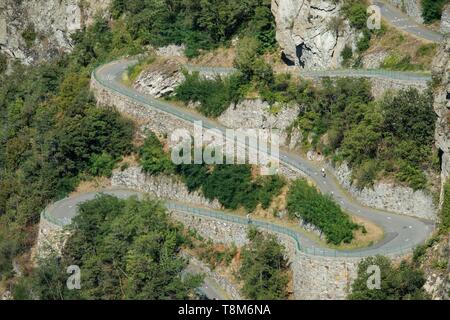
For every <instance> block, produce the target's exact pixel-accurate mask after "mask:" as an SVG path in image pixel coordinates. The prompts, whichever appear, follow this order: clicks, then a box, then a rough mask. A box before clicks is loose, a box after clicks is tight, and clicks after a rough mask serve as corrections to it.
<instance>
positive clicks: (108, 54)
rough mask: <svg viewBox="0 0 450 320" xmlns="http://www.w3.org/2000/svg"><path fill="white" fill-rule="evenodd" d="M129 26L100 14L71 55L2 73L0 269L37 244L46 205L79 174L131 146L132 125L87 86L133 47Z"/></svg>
mask: <svg viewBox="0 0 450 320" xmlns="http://www.w3.org/2000/svg"><path fill="white" fill-rule="evenodd" d="M127 39H128V37H127V36H126V31H125V30H123V29H121V25H120V24H117V25H115V27H114V28H113V29H111V28H110V27H109V26H108V23H107V22H106V21H98V22H97V23H95V24H94V25H93V26H92V27H90V28H89V29H87V30H85V31H83V32H78V33H76V34H75V35H74V43H75V47H74V50H73V52H72V53H71V54H70V55H64V56H61V57H58V58H56V59H55V60H54V61H51V62H49V63H42V64H40V65H38V66H32V67H24V66H20V65H15V66H14V69H13V70H12V73H11V74H10V75H5V74H1V75H0V239H1V240H2V241H0V273H1V274H2V276H5V277H6V278H7V277H8V276H10V275H11V268H12V263H11V261H12V258H14V257H15V256H17V255H20V254H22V253H24V252H25V251H26V250H27V249H29V248H30V246H31V245H32V244H33V243H34V240H35V232H34V229H33V226H34V225H35V224H36V222H38V221H39V214H40V212H41V210H42V209H43V208H44V207H45V206H46V205H47V204H48V203H50V202H52V201H54V200H56V199H58V198H60V197H63V196H64V195H66V194H67V193H69V192H71V191H72V190H73V189H74V188H75V187H76V186H77V184H78V182H79V181H80V180H81V179H85V178H89V176H92V175H105V176H109V175H110V174H111V170H112V168H113V167H114V165H115V163H116V162H117V161H118V160H119V159H120V158H121V157H122V156H123V155H126V154H128V153H130V152H132V151H133V146H132V144H131V140H132V137H133V131H134V128H133V124H132V123H131V122H130V121H128V120H126V119H124V118H122V117H121V116H120V115H119V114H118V113H117V112H116V111H114V110H112V109H108V108H102V109H99V108H97V107H96V102H95V101H94V99H93V98H92V96H91V94H90V92H89V79H90V73H91V71H92V70H93V69H94V67H95V66H97V65H98V64H100V63H102V62H104V61H106V60H108V59H111V58H114V57H117V56H120V55H123V54H124V53H136V52H137V51H136V49H135V48H136V46H135V45H134V43H132V42H127Z"/></svg>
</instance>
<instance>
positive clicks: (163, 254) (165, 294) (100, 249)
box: [15, 195, 202, 300]
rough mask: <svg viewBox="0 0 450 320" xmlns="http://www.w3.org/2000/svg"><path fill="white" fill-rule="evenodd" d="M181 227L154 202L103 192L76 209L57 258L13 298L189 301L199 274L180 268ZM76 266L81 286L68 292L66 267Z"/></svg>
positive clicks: (24, 283) (22, 283)
mask: <svg viewBox="0 0 450 320" xmlns="http://www.w3.org/2000/svg"><path fill="white" fill-rule="evenodd" d="M182 230H183V229H182V228H181V226H180V225H176V224H174V223H173V222H171V220H170V219H169V217H168V215H167V213H166V209H165V208H164V207H163V206H162V205H161V204H160V203H158V202H155V201H150V200H143V201H139V200H137V199H136V198H130V199H128V200H119V199H117V198H115V197H112V196H108V195H102V196H99V197H97V198H96V199H94V200H91V201H88V202H85V203H83V204H81V205H80V207H79V215H78V216H77V217H76V218H75V219H74V224H73V226H72V231H73V234H72V235H71V237H70V238H69V240H68V242H67V244H66V246H65V248H64V252H63V256H62V258H61V259H60V260H56V259H54V258H49V259H47V260H45V261H44V262H43V263H42V264H41V266H40V267H38V268H36V269H35V270H34V271H33V272H32V274H31V275H30V276H28V277H25V278H23V279H22V280H21V281H20V283H19V284H18V285H17V286H16V289H15V298H16V299H27V298H30V297H35V296H37V297H38V298H40V299H58V300H59V299H95V300H98V299H102V300H103V299H106V300H110V299H113V300H114V299H145V300H163V299H187V298H192V297H193V296H194V291H193V290H194V289H195V288H196V287H198V286H199V284H200V283H201V280H202V279H201V277H199V276H190V275H186V276H183V277H182V271H183V270H184V269H185V267H186V266H187V261H185V260H184V259H182V258H180V257H179V256H178V252H179V250H180V248H181V246H182V245H184V244H186V243H187V239H186V238H185V236H184V234H183V232H182ZM70 265H77V266H79V267H80V269H81V270H82V272H81V283H82V286H81V290H72V291H69V290H68V289H67V288H66V286H65V284H66V281H67V274H66V273H65V270H66V269H67V267H68V266H70Z"/></svg>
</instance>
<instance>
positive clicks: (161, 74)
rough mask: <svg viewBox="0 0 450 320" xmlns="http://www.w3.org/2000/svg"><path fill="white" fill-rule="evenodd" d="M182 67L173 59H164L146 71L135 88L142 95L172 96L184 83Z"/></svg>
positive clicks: (137, 81) (136, 82)
mask: <svg viewBox="0 0 450 320" xmlns="http://www.w3.org/2000/svg"><path fill="white" fill-rule="evenodd" d="M184 79H185V77H184V75H183V71H182V65H181V64H180V63H179V62H177V61H175V60H171V59H162V60H160V61H158V62H155V63H153V64H151V65H150V66H149V67H148V68H147V69H146V70H144V71H143V72H142V73H141V74H140V75H139V77H138V78H137V80H136V81H135V82H134V85H133V87H134V88H135V89H136V90H137V91H139V92H142V93H145V94H148V95H151V96H153V97H156V98H161V97H163V96H167V95H170V94H172V93H173V92H174V91H175V89H176V87H177V86H178V85H179V84H181V83H182V82H183V81H184Z"/></svg>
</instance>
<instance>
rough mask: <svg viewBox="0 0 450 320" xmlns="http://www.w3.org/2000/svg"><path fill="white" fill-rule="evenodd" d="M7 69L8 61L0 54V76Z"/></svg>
mask: <svg viewBox="0 0 450 320" xmlns="http://www.w3.org/2000/svg"><path fill="white" fill-rule="evenodd" d="M7 67H8V59H7V58H6V55H5V54H4V53H2V52H0V75H1V74H2V73H3V72H5V71H6V68H7Z"/></svg>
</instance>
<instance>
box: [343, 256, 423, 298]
mask: <svg viewBox="0 0 450 320" xmlns="http://www.w3.org/2000/svg"><path fill="white" fill-rule="evenodd" d="M370 266H375V267H377V268H379V270H380V289H374V288H369V286H368V285H367V283H368V280H369V281H370V282H371V283H372V281H371V280H372V279H369V277H371V276H373V275H375V274H374V273H370V272H367V271H368V270H369V267H370ZM424 284H425V278H424V276H423V272H422V271H420V270H417V269H415V268H414V266H412V265H411V264H410V263H408V262H406V261H402V262H401V264H400V266H398V267H395V266H393V265H392V263H391V261H390V260H389V259H388V258H386V257H383V256H376V257H369V258H366V259H364V260H362V261H361V262H360V263H359V265H358V277H357V278H356V280H355V282H354V283H353V285H352V293H351V294H350V295H349V296H348V298H349V299H351V300H422V299H428V298H429V297H428V295H427V294H426V292H425V290H424V289H423V288H422V287H423V285H424Z"/></svg>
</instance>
